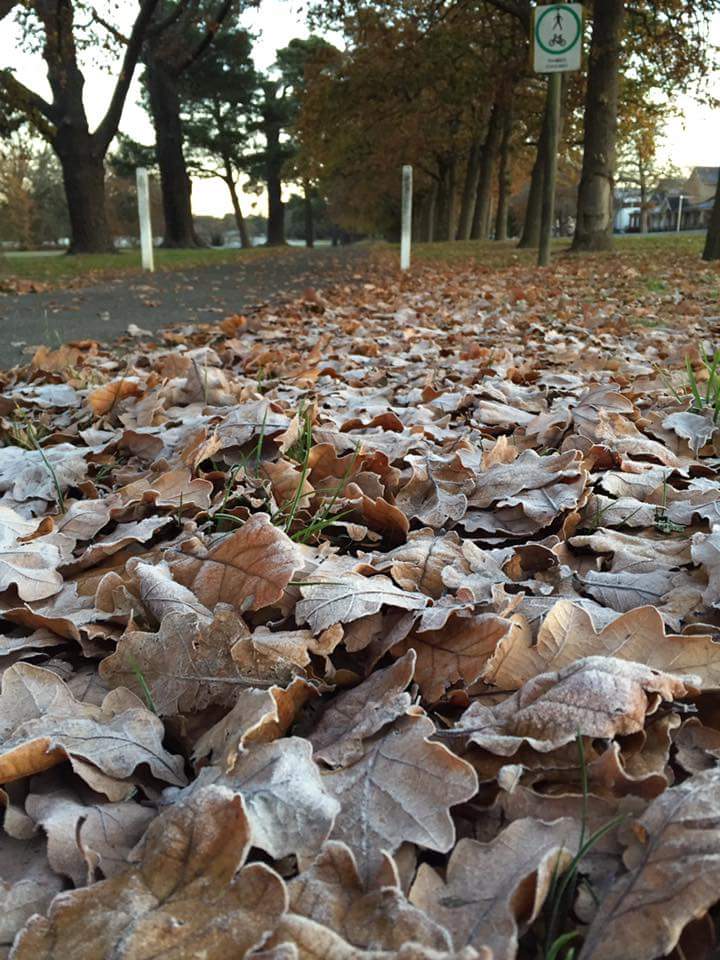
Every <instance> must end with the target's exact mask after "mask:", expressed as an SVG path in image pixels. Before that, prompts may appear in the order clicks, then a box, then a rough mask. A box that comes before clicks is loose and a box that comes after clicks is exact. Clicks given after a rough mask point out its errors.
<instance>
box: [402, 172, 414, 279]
mask: <svg viewBox="0 0 720 960" xmlns="http://www.w3.org/2000/svg"><path fill="white" fill-rule="evenodd" d="M412 172H413V171H412V167H410V166H407V165H406V166H404V167H403V168H402V234H401V237H400V269H401V270H409V269H410V243H411V240H412V203H413V197H412V194H413V182H412Z"/></svg>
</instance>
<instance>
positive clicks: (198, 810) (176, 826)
mask: <svg viewBox="0 0 720 960" xmlns="http://www.w3.org/2000/svg"><path fill="white" fill-rule="evenodd" d="M249 847H250V830H249V827H248V822H247V817H246V815H245V811H244V809H243V805H242V800H241V799H240V798H239V797H237V796H233V795H232V794H231V793H230V792H229V791H227V790H224V789H222V788H220V787H207V788H206V789H204V790H201V791H198V792H197V793H196V794H194V795H193V796H191V797H189V798H188V799H187V800H185V801H184V802H183V803H180V804H178V805H177V806H174V807H171V808H170V809H169V810H167V811H166V812H165V813H163V814H162V815H161V816H159V817H157V818H156V820H155V821H154V822H153V823H152V824H151V825H150V828H149V829H148V832H147V833H146V835H145V839H144V841H143V843H142V844H141V845H140V847H139V848H138V850H137V851H136V855H135V859H136V861H137V865H136V866H134V867H132V868H131V869H129V870H127V871H125V872H123V873H120V874H118V875H117V876H115V877H113V878H112V879H110V880H104V881H102V882H101V883H96V884H94V885H93V886H91V887H87V888H85V889H83V890H76V891H70V892H68V893H65V894H61V895H60V896H58V897H56V898H55V900H54V901H53V904H52V906H51V908H50V911H49V913H48V918H47V919H46V918H45V917H41V916H35V917H33V918H32V919H31V920H30V921H29V923H28V924H27V925H26V927H25V928H24V930H23V931H22V932H21V933H20V935H19V937H18V939H17V941H16V944H15V949H14V951H13V957H14V960H26V958H27V960H29V958H32V960H51V958H56V957H57V958H59V957H63V958H64V960H107V958H108V957H111V956H112V957H116V958H117V960H121V958H126V960H131V958H139V957H148V958H149V957H155V956H160V955H164V956H166V957H168V958H170V957H175V958H178V960H179V958H180V957H192V956H200V955H201V956H203V957H205V958H207V960H227V958H228V957H230V956H236V957H244V956H245V955H246V953H249V952H250V951H251V950H253V949H254V948H255V947H260V946H262V945H263V944H264V943H265V941H266V940H267V938H268V937H269V936H270V934H271V933H272V932H273V930H274V929H275V927H276V926H277V924H278V921H279V920H280V918H281V917H282V915H283V913H284V912H285V909H286V905H287V893H286V891H285V887H284V884H283V882H282V880H281V879H280V877H279V876H278V875H277V874H276V873H275V872H274V871H273V870H271V869H270V868H269V867H266V866H265V865H264V864H260V863H254V864H251V865H248V866H245V867H242V864H243V863H244V860H245V857H246V855H247V852H248V849H249ZM241 867H242V869H240V868H241Z"/></svg>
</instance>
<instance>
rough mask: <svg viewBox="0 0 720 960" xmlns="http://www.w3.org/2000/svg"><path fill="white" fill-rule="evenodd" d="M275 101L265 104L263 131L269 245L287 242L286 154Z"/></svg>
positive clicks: (273, 245) (279, 244)
mask: <svg viewBox="0 0 720 960" xmlns="http://www.w3.org/2000/svg"><path fill="white" fill-rule="evenodd" d="M276 112H277V107H276V106H275V104H274V101H269V102H268V103H267V104H266V106H265V115H264V117H263V120H264V124H263V128H264V129H263V132H264V134H265V141H266V153H265V157H266V159H265V185H266V187H267V194H268V222H267V245H268V246H269V247H280V246H283V245H284V244H285V242H286V241H285V204H284V203H283V199H282V168H283V163H284V156H283V152H282V145H281V143H280V129H281V122H280V120H279V119H278V117H277V116H276Z"/></svg>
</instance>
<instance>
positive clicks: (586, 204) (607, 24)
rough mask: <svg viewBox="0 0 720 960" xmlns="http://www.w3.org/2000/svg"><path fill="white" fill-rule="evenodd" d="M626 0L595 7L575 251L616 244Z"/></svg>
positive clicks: (604, 2)
mask: <svg viewBox="0 0 720 960" xmlns="http://www.w3.org/2000/svg"><path fill="white" fill-rule="evenodd" d="M624 18H625V0H603V2H602V3H596V4H595V14H594V20H593V31H592V41H591V44H590V68H589V71H588V80H587V93H586V95H585V133H584V139H583V167H582V176H581V179H580V188H579V190H578V211H577V222H576V226H575V236H574V238H573V245H572V248H573V250H579V251H582V250H609V249H610V247H611V246H612V229H613V191H614V186H615V160H616V151H615V145H616V139H617V104H618V87H619V72H620V54H621V46H622V37H623V23H624Z"/></svg>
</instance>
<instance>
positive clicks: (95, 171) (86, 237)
mask: <svg viewBox="0 0 720 960" xmlns="http://www.w3.org/2000/svg"><path fill="white" fill-rule="evenodd" d="M90 139H91V138H90V137H88V136H84V135H83V134H80V135H78V136H74V135H68V131H67V129H65V130H62V131H61V132H60V133H59V135H58V137H57V139H56V141H55V143H54V144H53V146H54V148H55V152H56V153H57V155H58V158H59V160H60V165H61V167H62V175H63V184H64V186H65V197H66V199H67V205H68V214H69V217H70V228H71V233H72V239H71V242H70V248H69V251H68V252H69V253H108V252H112V251H113V250H114V249H115V247H114V244H113V240H112V234H111V232H110V225H109V223H108V219H107V213H106V210H105V166H104V163H103V159H104V158H103V156H98V154H97V152H96V151H94V149H93V146H92V143H91V142H90Z"/></svg>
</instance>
